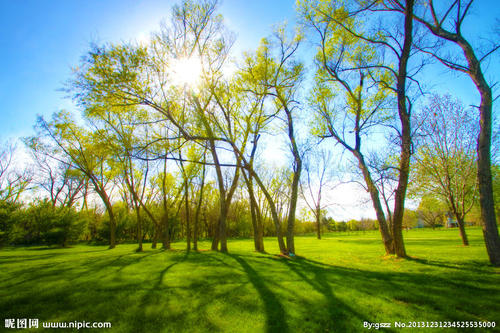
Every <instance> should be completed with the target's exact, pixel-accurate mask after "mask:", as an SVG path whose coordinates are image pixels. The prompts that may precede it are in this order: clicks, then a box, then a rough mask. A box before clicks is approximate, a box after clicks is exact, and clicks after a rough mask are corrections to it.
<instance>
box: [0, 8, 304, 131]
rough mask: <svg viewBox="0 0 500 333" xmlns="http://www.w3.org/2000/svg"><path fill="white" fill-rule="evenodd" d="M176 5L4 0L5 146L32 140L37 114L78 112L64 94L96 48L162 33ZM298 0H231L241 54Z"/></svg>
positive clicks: (0, 15) (0, 107) (0, 95)
mask: <svg viewBox="0 0 500 333" xmlns="http://www.w3.org/2000/svg"><path fill="white" fill-rule="evenodd" d="M178 2H179V1H173V0H147V1H139V0H135V1H134V0H85V1H83V0H47V1H41V0H0V45H2V51H1V52H0V63H1V64H2V67H3V68H2V70H1V74H0V133H1V134H0V139H2V140H5V139H7V138H10V137H19V136H27V135H30V134H32V126H33V124H34V122H35V119H36V115H37V114H42V115H46V116H49V115H50V114H52V113H53V112H54V111H57V110H59V109H62V108H66V109H70V108H72V107H73V105H72V103H71V101H70V100H68V99H65V98H64V96H65V94H64V93H63V92H61V91H58V90H59V89H61V87H62V86H63V84H64V82H65V81H66V80H68V78H69V77H70V75H71V67H73V66H76V65H78V62H79V59H80V57H81V56H82V55H84V54H85V52H86V51H87V50H88V48H89V44H90V43H91V42H98V43H104V42H119V41H129V40H133V39H140V38H144V37H147V36H149V33H150V32H151V31H154V30H157V29H158V27H159V23H160V21H161V20H162V19H164V18H167V17H168V15H169V13H170V9H171V7H172V5H173V4H175V3H178ZM293 4H294V1H293V0H273V1H262V0H254V1H244V0H225V1H223V2H222V5H221V11H222V13H223V15H224V17H225V18H226V23H227V25H228V26H229V27H230V29H231V30H233V31H235V32H236V33H237V35H238V40H237V45H236V47H237V52H238V53H240V52H241V50H247V49H252V48H255V47H256V46H257V44H258V41H259V40H260V38H262V37H265V36H267V35H268V34H269V33H270V32H271V26H272V25H273V24H274V23H277V22H280V21H283V20H284V19H287V18H288V19H293V17H294V15H295V14H294V9H293Z"/></svg>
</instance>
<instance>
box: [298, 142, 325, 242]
mask: <svg viewBox="0 0 500 333" xmlns="http://www.w3.org/2000/svg"><path fill="white" fill-rule="evenodd" d="M331 164H332V153H331V152H330V151H325V150H320V151H319V152H317V153H315V154H314V155H312V156H308V157H306V158H305V159H304V171H305V181H302V184H301V192H302V197H303V198H304V201H305V202H306V204H307V206H308V207H309V208H310V209H311V212H312V213H313V215H314V218H315V221H316V236H317V238H318V239H321V221H322V220H323V217H324V215H323V214H322V213H323V212H324V211H325V208H326V207H327V206H328V203H327V204H325V202H324V198H323V195H324V191H325V190H328V189H331V186H330V188H329V187H328V186H329V185H330V184H331V182H332V173H331V172H330V170H329V167H331Z"/></svg>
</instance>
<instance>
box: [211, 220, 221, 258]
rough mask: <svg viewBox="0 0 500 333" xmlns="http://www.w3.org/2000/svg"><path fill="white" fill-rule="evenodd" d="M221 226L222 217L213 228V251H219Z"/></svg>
mask: <svg viewBox="0 0 500 333" xmlns="http://www.w3.org/2000/svg"><path fill="white" fill-rule="evenodd" d="M219 225H220V217H219V219H218V220H217V223H216V224H215V225H214V226H213V227H212V246H211V247H210V249H211V250H212V251H217V250H218V249H219Z"/></svg>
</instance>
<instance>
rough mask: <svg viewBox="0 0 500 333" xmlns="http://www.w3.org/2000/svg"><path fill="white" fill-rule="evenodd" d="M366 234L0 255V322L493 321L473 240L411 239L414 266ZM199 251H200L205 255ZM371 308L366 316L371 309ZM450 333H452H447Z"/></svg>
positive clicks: (489, 277) (256, 325) (175, 328)
mask: <svg viewBox="0 0 500 333" xmlns="http://www.w3.org/2000/svg"><path fill="white" fill-rule="evenodd" d="M377 237H380V236H379V235H378V234H377V232H376V231H374V232H367V233H366V234H365V233H361V232H360V233H351V234H350V235H346V234H343V233H342V234H338V233H334V234H327V235H325V237H324V239H323V240H321V241H317V240H316V239H314V237H312V236H311V237H309V236H304V237H297V239H296V244H297V245H296V246H297V249H298V252H299V253H298V255H299V256H300V257H298V258H293V259H286V258H283V257H279V256H276V255H275V254H276V253H278V248H277V244H276V241H275V239H273V238H267V239H266V240H265V246H266V249H267V251H268V252H269V254H261V253H257V252H254V251H253V241H252V240H250V239H247V240H230V241H229V244H228V247H229V251H230V253H229V254H223V253H218V252H211V251H202V252H195V251H191V252H186V251H184V250H182V249H183V248H184V243H174V244H173V248H174V251H162V250H160V249H157V250H152V249H150V244H145V247H144V249H145V251H144V252H143V253H135V252H134V250H135V247H136V246H135V245H133V244H127V245H118V246H117V247H116V248H115V249H113V250H107V248H106V247H105V246H86V245H78V246H75V247H73V248H69V249H61V248H59V249H43V248H36V251H35V250H34V248H8V249H3V250H2V251H0V265H1V266H2V270H0V286H1V288H0V312H1V313H2V314H4V316H6V317H12V318H25V317H26V318H36V317H38V318H39V319H40V320H47V321H48V320H52V321H73V320H79V319H85V320H92V321H110V322H111V323H112V324H113V329H112V331H117V332H220V331H230V332H324V331H338V332H353V331H360V330H362V325H363V321H365V320H366V321H370V322H390V321H396V320H398V321H416V320H417V321H453V320H489V321H492V320H496V319H498V312H497V311H496V309H497V305H498V303H499V301H500V299H499V297H500V296H499V295H500V275H499V274H497V273H498V271H497V270H496V269H495V268H492V267H490V266H488V265H487V263H488V261H487V257H486V254H485V251H484V245H483V243H482V237H481V230H480V229H470V239H471V246H470V247H469V248H463V247H458V246H454V245H456V244H460V239H459V237H458V235H457V232H456V230H436V231H430V230H412V231H410V232H409V233H408V242H407V245H408V248H409V249H410V250H411V253H412V254H414V256H415V258H412V259H409V260H401V259H398V260H392V259H391V260H388V259H386V258H384V255H383V254H384V251H383V248H382V245H381V244H380V241H377ZM209 246H210V243H209V242H201V243H200V248H201V249H207V248H209ZM374 309H376V311H375V310H374ZM449 331H453V330H449Z"/></svg>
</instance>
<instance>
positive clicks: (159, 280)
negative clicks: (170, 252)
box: [153, 251, 190, 289]
mask: <svg viewBox="0 0 500 333" xmlns="http://www.w3.org/2000/svg"><path fill="white" fill-rule="evenodd" d="M189 253H190V252H189V251H186V252H185V253H184V255H183V256H182V258H181V259H180V260H178V261H175V262H173V263H171V264H170V265H168V266H167V267H165V268H164V269H163V270H162V271H161V272H160V277H159V278H158V282H157V283H156V285H155V287H153V289H157V288H158V287H159V286H161V284H162V282H163V278H164V277H165V275H166V274H167V272H168V271H169V270H170V269H172V267H174V266H175V265H178V264H180V263H182V262H184V261H185V260H186V259H187V257H188V255H189Z"/></svg>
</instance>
